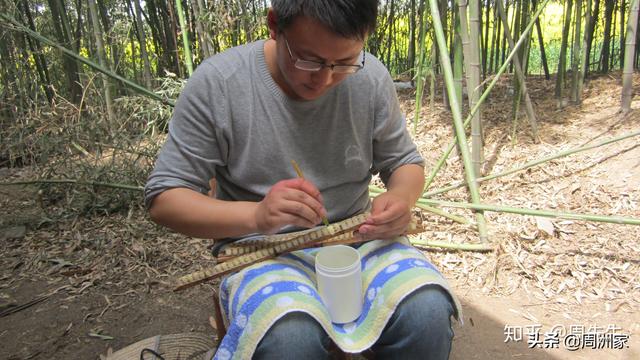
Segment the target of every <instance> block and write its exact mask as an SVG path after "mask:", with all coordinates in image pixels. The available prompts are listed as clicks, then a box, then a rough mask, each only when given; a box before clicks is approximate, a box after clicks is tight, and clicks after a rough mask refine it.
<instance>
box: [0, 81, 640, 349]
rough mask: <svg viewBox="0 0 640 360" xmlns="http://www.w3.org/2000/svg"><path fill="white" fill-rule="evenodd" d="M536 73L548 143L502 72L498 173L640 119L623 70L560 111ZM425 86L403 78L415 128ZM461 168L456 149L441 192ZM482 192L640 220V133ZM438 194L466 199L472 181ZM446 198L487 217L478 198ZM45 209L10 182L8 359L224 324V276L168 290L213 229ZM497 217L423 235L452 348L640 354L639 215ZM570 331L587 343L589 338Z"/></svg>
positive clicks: (0, 212)
mask: <svg viewBox="0 0 640 360" xmlns="http://www.w3.org/2000/svg"><path fill="white" fill-rule="evenodd" d="M636 75H638V74H636ZM639 83H640V76H636V77H635V79H634V84H636V85H637V84H639ZM528 86H529V88H530V89H531V97H532V100H533V102H534V107H535V110H536V116H537V124H538V129H539V130H538V131H539V139H540V141H539V142H535V141H534V138H533V137H532V135H531V134H532V130H531V127H530V125H529V122H528V120H527V117H526V116H525V115H524V113H521V114H520V116H519V117H518V122H517V125H516V127H515V129H514V125H513V124H514V122H513V115H512V111H511V101H512V98H513V96H512V91H510V90H509V89H510V84H509V81H508V80H501V81H500V82H499V83H498V85H497V86H496V89H495V91H494V92H493V93H492V96H491V98H490V99H489V101H488V104H487V107H486V108H485V110H484V112H483V123H484V138H485V148H484V149H485V152H484V157H485V159H486V163H487V166H486V167H485V169H484V174H485V175H488V174H495V173H501V172H504V171H506V170H508V169H511V168H514V167H515V166H516V165H519V164H524V163H527V162H529V161H533V160H536V159H541V158H544V157H547V156H550V155H553V154H556V153H559V152H561V151H566V150H569V149H573V148H577V147H580V146H585V145H593V144H598V143H600V142H603V141H604V140H607V139H611V138H614V137H618V136H622V135H624V134H631V133H634V132H636V133H637V132H638V131H639V130H640V101H639V100H636V101H634V102H633V104H632V109H633V110H632V112H631V113H630V114H628V115H626V116H622V115H621V114H619V113H618V108H619V102H620V100H619V99H620V90H621V81H620V77H619V74H618V75H613V76H604V77H600V78H595V79H592V80H591V81H589V82H588V84H587V86H586V88H585V95H584V100H583V102H582V104H581V105H571V104H569V105H568V106H566V107H564V108H562V109H561V110H558V109H557V107H556V102H555V100H554V99H553V89H554V82H553V81H546V80H544V78H531V79H530V80H529V83H528ZM636 88H638V87H637V86H636ZM414 99H415V97H414V95H413V93H412V92H411V91H410V90H402V91H401V93H400V100H401V103H402V108H403V111H405V113H406V114H407V121H408V127H409V128H410V129H412V131H413V124H412V119H413V115H414V109H415V101H414ZM435 100H436V104H435V106H434V108H430V107H429V99H428V97H425V104H424V107H423V108H422V113H421V115H422V117H421V118H422V120H421V122H420V123H419V124H418V127H417V130H418V131H417V133H416V134H415V139H416V142H417V143H418V144H419V146H420V149H421V152H422V154H423V155H424V156H425V158H426V159H427V163H428V164H429V166H428V167H427V171H430V170H431V166H432V165H433V164H435V163H436V161H437V160H438V158H439V157H440V154H441V153H442V150H443V149H444V148H446V146H447V145H448V143H449V142H450V141H451V125H450V117H451V115H450V113H449V112H448V111H447V110H446V109H445V108H444V106H443V105H442V99H441V98H438V97H436V99H435ZM30 176H31V173H30V171H29V169H28V168H12V169H7V168H4V169H0V181H17V180H20V179H28V178H29V177H30ZM462 179H463V176H462V170H461V166H460V161H459V159H458V158H457V156H455V155H452V156H451V158H450V159H449V160H448V161H447V162H446V166H445V167H444V168H443V169H442V171H441V172H440V174H439V175H438V177H437V178H436V180H435V181H434V183H433V184H432V185H431V186H430V187H429V189H428V190H430V191H431V190H434V189H438V188H442V187H444V186H445V185H448V184H451V183H455V182H457V181H460V180H462ZM481 197H482V200H483V202H484V203H486V204H493V205H503V206H511V207H516V208H528V209H544V210H550V211H555V212H572V213H579V214H598V215H608V216H618V217H624V218H634V219H636V220H637V219H640V136H639V135H636V136H632V137H628V138H626V139H624V140H620V141H617V142H615V143H611V144H608V145H604V146H600V147H597V148H595V149H592V150H588V151H583V152H578V153H576V154H573V155H570V156H566V157H561V158H558V159H554V160H551V161H549V162H546V163H544V164H540V165H536V166H532V167H530V168H528V169H526V170H523V171H519V172H516V173H513V174H510V175H506V176H502V177H499V178H497V179H494V180H488V181H485V182H482V183H481ZM432 198H434V199H441V200H448V201H462V202H466V201H468V195H467V193H466V191H465V190H464V189H456V190H451V191H449V192H446V193H443V194H437V195H433V196H432ZM443 210H445V211H447V212H449V213H451V214H455V215H459V216H462V217H465V218H466V219H470V220H474V219H475V217H474V216H473V215H472V214H471V213H470V212H469V211H468V210H463V209H453V208H443ZM46 214H47V212H46V211H45V210H44V209H43V208H42V203H41V202H40V201H39V198H38V194H37V193H36V192H35V191H34V190H33V189H32V188H29V187H0V216H1V218H0V241H1V244H2V249H3V250H2V256H1V257H0V314H2V315H1V316H0V358H1V359H15V360H17V359H98V358H99V355H100V354H106V353H107V351H108V349H109V348H111V349H113V350H117V349H121V348H123V347H125V346H127V345H129V344H132V343H134V342H136V341H138V340H142V339H145V338H148V337H151V336H154V335H159V334H173V333H183V332H199V333H206V334H210V335H211V336H212V337H213V336H214V329H213V327H212V326H211V323H210V320H209V318H210V316H211V315H212V309H213V306H212V300H211V289H212V288H213V286H214V285H213V284H204V285H200V286H197V287H194V288H190V289H187V290H185V291H182V292H177V293H176V292H172V291H171V289H170V284H171V283H172V281H173V280H174V279H175V278H176V277H177V276H180V275H184V274H187V273H190V272H193V271H195V270H197V269H200V268H201V267H203V266H206V265H207V264H209V263H210V262H211V261H212V258H211V256H210V255H208V252H207V246H208V245H210V241H208V240H201V239H192V238H188V237H184V236H181V235H177V234H173V233H171V232H169V231H167V230H165V229H162V228H159V227H157V226H156V225H154V224H152V223H151V222H150V221H149V220H148V218H147V217H146V215H145V214H144V212H143V211H142V210H140V209H133V210H131V211H130V212H129V213H128V214H117V215H110V216H95V217H91V218H83V217H71V218H68V219H66V220H56V221H52V220H51V219H49V218H47V215H46ZM423 218H424V221H425V224H426V228H427V231H426V232H425V233H423V234H420V235H418V236H415V237H414V238H413V240H414V241H415V242H416V243H420V242H425V241H440V242H448V243H452V244H461V243H477V242H478V241H479V240H478V235H477V232H476V231H475V230H474V229H473V228H472V226H469V225H462V224H459V223H457V222H455V221H452V220H451V219H450V218H445V217H442V216H439V215H434V214H430V213H426V212H425V213H424V214H423ZM485 218H486V220H487V224H488V233H489V242H490V244H491V246H492V247H493V249H494V251H492V252H469V251H458V250H446V249H441V248H433V247H426V246H420V248H421V249H423V250H424V253H425V254H426V256H427V257H428V258H429V259H430V260H431V261H432V262H433V263H434V264H435V265H436V266H437V267H438V268H439V269H441V271H442V272H443V274H445V276H446V277H447V278H448V279H450V281H451V283H452V286H453V288H454V289H455V291H456V293H457V295H458V297H459V298H460V300H461V302H462V305H463V317H462V320H463V322H464V324H463V325H462V324H460V323H455V324H454V330H455V339H454V344H453V351H452V355H451V358H452V359H507V358H509V359H510V358H524V359H592V358H596V357H597V358H600V359H639V358H640V312H639V311H638V310H639V309H640V275H639V274H640V226H637V225H625V224H612V223H604V222H598V221H584V220H578V219H570V218H540V217H534V216H529V215H518V214H512V213H505V212H485ZM518 334H519V335H520V336H519V337H518ZM535 334H538V335H539V336H540V337H539V340H540V341H541V342H540V343H536V342H535V341H534V340H536V339H535ZM568 335H574V336H573V337H572V338H573V339H576V338H578V339H579V340H580V341H581V343H580V344H578V345H577V346H576V347H577V348H578V349H577V350H576V349H570V348H571V347H572V346H573V345H571V344H570V343H567V342H566V338H567V337H568ZM575 335H579V336H575ZM553 339H558V342H557V343H554V341H553ZM594 339H595V341H596V342H597V341H600V343H599V345H598V344H597V343H596V344H594V343H593V340H594ZM607 339H608V340H607ZM589 341H592V342H589ZM530 345H531V346H530ZM593 347H595V348H596V349H592V348H593Z"/></svg>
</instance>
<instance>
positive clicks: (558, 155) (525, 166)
mask: <svg viewBox="0 0 640 360" xmlns="http://www.w3.org/2000/svg"><path fill="white" fill-rule="evenodd" d="M638 135H640V131H636V132H633V133H629V134H625V135H621V136H617V137H614V138H610V139H607V140H604V141H601V142H599V143H596V144H593V145H587V146H580V147H577V148H573V149H569V150H565V151H561V152H559V153H556V154H554V155H550V156H547V157H544V158H542V159H538V160H533V161H529V162H527V163H525V164H522V165H520V166H516V167H514V168H512V169H510V170H507V171H503V172H501V173H498V174H492V175H488V176H484V177H481V178H478V179H476V181H478V182H483V181H487V180H493V179H496V178H499V177H502V176H506V175H511V174H513V173H516V172H518V171H521V170H525V169H528V168H530V167H533V166H536V165H540V164H543V163H545V162H547V161H551V160H555V159H558V158H561V157H564V156H568V155H573V154H575V153H579V152H582V151H587V150H591V149H595V148H597V147H600V146H604V145H608V144H611V143H614V142H616V141H621V140H624V139H628V138H630V137H634V136H638ZM462 186H464V182H459V183H457V184H452V185H450V186H447V187H444V188H441V189H437V190H433V191H430V192H427V193H424V194H422V197H424V198H430V197H433V196H435V195H438V194H442V193H445V192H447V191H451V190H454V189H457V188H460V187H462Z"/></svg>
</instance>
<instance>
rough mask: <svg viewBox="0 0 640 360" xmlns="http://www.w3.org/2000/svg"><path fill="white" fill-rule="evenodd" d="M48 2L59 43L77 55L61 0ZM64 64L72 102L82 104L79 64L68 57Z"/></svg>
mask: <svg viewBox="0 0 640 360" xmlns="http://www.w3.org/2000/svg"><path fill="white" fill-rule="evenodd" d="M47 1H48V3H49V10H51V16H52V17H53V21H52V23H53V28H54V31H55V33H56V37H57V39H58V42H59V43H60V44H61V45H62V46H64V47H66V48H68V49H70V50H73V51H74V52H76V53H77V50H76V49H74V48H73V43H74V42H73V41H72V39H71V34H70V33H69V32H68V29H69V28H70V26H69V24H68V23H66V22H65V20H67V17H66V13H65V12H64V11H65V10H64V5H63V4H62V3H61V0H47ZM63 13H64V14H65V16H64V17H63V15H62V14H63ZM63 19H64V20H63ZM62 64H63V68H64V72H65V77H66V80H67V86H68V89H69V97H70V100H71V101H72V102H73V103H74V104H78V103H79V102H80V97H81V96H82V86H81V85H80V75H79V66H78V62H77V61H75V60H74V59H72V58H70V57H68V56H63V57H62Z"/></svg>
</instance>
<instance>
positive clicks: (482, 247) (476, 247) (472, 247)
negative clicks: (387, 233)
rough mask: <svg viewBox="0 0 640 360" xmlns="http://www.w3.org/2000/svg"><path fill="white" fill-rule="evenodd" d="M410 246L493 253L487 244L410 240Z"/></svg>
mask: <svg viewBox="0 0 640 360" xmlns="http://www.w3.org/2000/svg"><path fill="white" fill-rule="evenodd" d="M411 244H413V245H415V246H418V247H435V248H441V249H451V250H462V251H493V250H494V249H493V247H492V246H491V245H487V244H454V243H448V242H444V241H422V240H415V239H412V240H411Z"/></svg>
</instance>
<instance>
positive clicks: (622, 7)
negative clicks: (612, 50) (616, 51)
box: [619, 0, 626, 70]
mask: <svg viewBox="0 0 640 360" xmlns="http://www.w3.org/2000/svg"><path fill="white" fill-rule="evenodd" d="M625 14H626V6H625V2H624V0H620V59H619V61H620V70H622V68H623V67H624V59H625V58H624V51H625V49H624V47H625V46H624V45H625V41H624V39H625V33H624V16H625Z"/></svg>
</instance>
